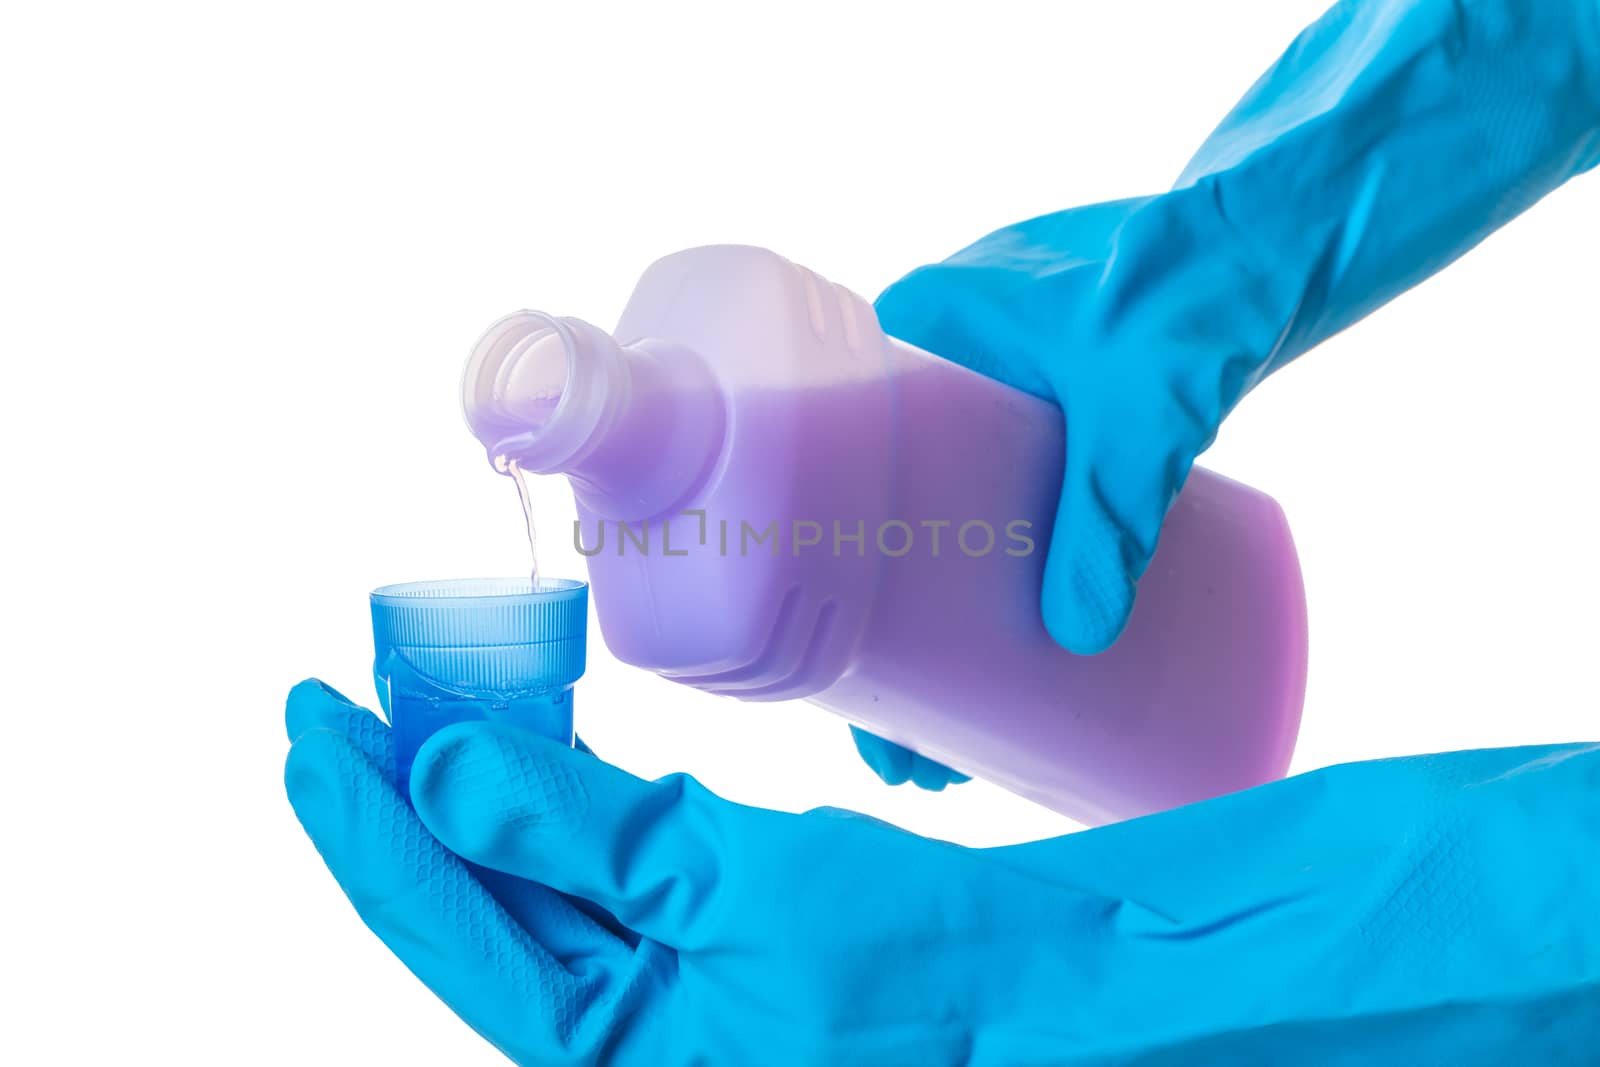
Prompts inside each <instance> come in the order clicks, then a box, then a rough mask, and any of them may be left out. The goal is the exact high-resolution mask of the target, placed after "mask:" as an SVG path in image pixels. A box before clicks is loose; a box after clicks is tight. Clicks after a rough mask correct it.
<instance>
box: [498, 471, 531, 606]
mask: <svg viewBox="0 0 1600 1067" xmlns="http://www.w3.org/2000/svg"><path fill="white" fill-rule="evenodd" d="M494 469H495V470H497V471H499V472H500V473H501V474H508V475H510V476H511V480H512V481H513V482H515V483H516V486H517V499H519V500H521V501H522V521H523V522H524V523H525V524H526V525H527V528H528V556H529V558H530V559H531V560H532V564H533V566H532V568H531V569H530V570H529V572H528V576H529V577H530V578H532V579H533V587H534V588H535V589H537V588H538V587H539V538H538V535H537V534H536V533H535V531H534V528H533V498H532V497H531V496H529V495H528V478H527V475H525V474H524V473H523V471H522V468H521V467H520V466H518V465H517V461H516V460H514V459H511V458H509V457H507V456H496V457H495V460H494Z"/></svg>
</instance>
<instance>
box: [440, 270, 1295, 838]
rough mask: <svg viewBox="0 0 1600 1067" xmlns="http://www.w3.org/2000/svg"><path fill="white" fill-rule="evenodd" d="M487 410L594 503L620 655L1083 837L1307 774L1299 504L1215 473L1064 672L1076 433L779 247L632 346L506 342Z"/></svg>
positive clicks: (526, 451) (593, 335) (661, 295)
mask: <svg viewBox="0 0 1600 1067" xmlns="http://www.w3.org/2000/svg"><path fill="white" fill-rule="evenodd" d="M530 338H532V339H534V340H536V341H538V342H540V344H532V343H530V340H529V339H530ZM550 338H559V339H560V341H561V343H560V344H559V345H556V344H554V343H553V342H551V341H550V340H549V339H550ZM618 341H621V342H624V343H623V344H620V345H619V344H618V343H617V342H618ZM536 349H537V350H538V351H539V352H542V353H543V354H544V356H545V357H551V356H559V357H560V358H561V359H562V360H563V361H564V366H563V371H562V374H561V376H560V378H561V381H562V382H563V385H564V390H565V391H564V392H563V394H562V396H561V400H560V403H559V404H557V405H555V406H554V408H553V409H552V408H551V406H550V405H549V404H548V403H543V404H531V403H529V402H528V400H527V398H526V397H525V396H522V395H521V394H520V393H519V390H518V388H517V387H516V383H517V381H519V380H522V381H529V380H535V379H545V378H550V377H552V376H553V372H551V371H549V370H544V371H541V370H540V369H539V368H538V367H537V366H536V365H535V361H534V360H533V359H532V357H530V356H528V355H527V353H530V352H533V351H535V350H536ZM519 352H520V353H523V355H521V356H519V355H517V353H519ZM466 402H467V409H468V419H469V422H470V423H471V425H472V426H473V429H474V432H475V433H477V435H478V436H479V438H480V440H482V441H483V442H484V443H485V445H486V446H487V447H489V449H490V451H491V454H493V455H500V454H504V455H507V456H511V457H513V458H515V459H516V460H517V461H518V462H519V464H520V465H521V466H522V468H523V469H525V470H528V471H542V472H558V471H559V472H563V473H566V474H568V475H569V477H570V478H571V479H572V482H573V486H574V489H575V492H576V495H577V498H578V505H579V514H580V530H581V534H582V542H583V547H584V550H585V552H587V553H592V554H591V555H590V558H589V572H590V580H591V585H592V588H593V595H594V598H595V603H596V608H597V612H598V615H599V619H600V624H601V629H602V632H603V634H604V636H605V639H606V643H607V645H608V646H609V647H610V648H611V650H612V652H613V653H614V654H616V655H617V656H618V658H620V659H622V660H624V661H627V662H629V663H633V664H636V665H638V666H642V667H645V668H648V669H650V670H654V671H656V672H658V673H660V674H662V675H664V676H667V677H671V678H674V679H676V680H678V681H681V682H684V683H685V684H690V685H694V686H696V687H698V688H700V689H704V690H706V691H708V692H713V693H720V694H726V695H731V696H737V697H740V698H741V699H746V700H780V699H792V698H806V699H810V700H812V701H814V702H816V703H818V704H820V705H822V706H824V707H827V708H829V709H830V710H833V711H835V712H838V713H839V714H841V715H843V716H844V717H845V718H847V719H849V720H851V721H852V722H855V723H857V724H859V725H861V726H864V727H866V728H868V729H870V730H873V731H874V732H877V733H880V734H882V735H884V736H886V737H888V738H890V739H891V740H894V741H898V742H900V743H902V744H905V745H907V746H908V747H911V748H913V749H915V750H917V751H919V752H922V753H923V754H925V755H927V756H930V757H932V758H934V759H937V760H940V761H941V762H944V763H946V764H948V765H950V766H952V767H954V768H956V769H958V770H961V771H964V772H967V773H969V774H973V775H975V776H979V777H983V778H986V779H988V780H990V781H993V782H996V783H997V784H1000V785H1002V786H1004V787H1006V788H1008V789H1011V790H1013V791H1015V792H1017V793H1020V794H1022V795H1024V796H1027V797H1030V798H1032V799H1035V800H1037V801H1039V802H1040V803H1042V804H1045V805H1047V806H1049V807H1051V808H1054V809H1056V810H1058V811H1061V812H1063V813H1065V814H1067V815H1069V816H1071V817H1073V818H1076V819H1079V820H1080V821H1084V822H1088V823H1101V822H1106V821H1111V820H1114V819H1118V818H1124V817H1128V816H1132V815H1138V814H1143V813H1146V812H1150V811H1155V810H1160V809H1162V808H1166V807H1171V806H1174V805H1178V804H1182V803H1187V802H1189V801H1193V800H1199V799H1202V798H1204V797H1207V796H1212V795H1216V794H1218V793H1223V792H1228V791H1231V790H1234V789H1240V788H1245V787H1248V786H1251V785H1256V784H1259V783H1261V782H1264V781H1268V780H1270V779H1273V778H1276V777H1279V776H1281V775H1282V774H1283V773H1284V771H1285V770H1286V768H1287V765H1288V761H1289V757H1290V754H1291V753H1292V751H1293V747H1294V739H1295V734H1296V731H1297V728H1298V723H1299V715H1300V707H1301V702H1302V699H1303V694H1304V682H1305V666H1306V631H1305V605H1304V598H1303V590H1302V586H1301V582H1300V575H1299V567H1298V564H1297V562H1296V559H1295V554H1294V547H1293V542H1292V540H1291V538H1290V536H1289V532H1288V528H1287V525H1286V523H1285V521H1284V518H1283V515H1282V512H1281V511H1280V510H1279V508H1278V507H1277V505H1276V503H1275V502H1274V501H1273V500H1272V499H1271V498H1269V497H1267V496H1265V495H1263V494H1261V493H1259V492H1256V491H1255V490H1252V489H1249V488H1247V487H1245V486H1242V485H1238V484H1237V483H1234V482H1231V481H1228V480H1227V479H1224V478H1221V477H1218V476H1217V475H1214V474H1211V473H1209V472H1207V471H1204V470H1199V469H1196V470H1195V471H1194V472H1193V474H1192V475H1191V477H1190V479H1189V483H1188V485H1187V487H1186V488H1185V490H1184V492H1183V493H1182V494H1181V495H1180V497H1179V499H1178V501H1177V503H1176V504H1175V506H1174V508H1173V510H1172V512H1171V514H1170V515H1169V517H1168V519H1167V522H1166V525H1165V527H1164V528H1163V532H1162V537H1161V542H1160V548H1159V550H1158V552H1157V553H1156V556H1155V558H1154V560H1153V561H1152V563H1151V566H1150V568H1149V570H1148V571H1147V573H1146V575H1145V577H1144V578H1143V580H1142V581H1141V583H1140V588H1139V595H1138V598H1137V601H1136V604H1135V608H1134V613H1133V617H1132V619H1131V621H1130V623H1129V626H1128V628H1127V630H1126V631H1125V633H1124V634H1123V636H1122V637H1121V638H1120V639H1119V641H1118V642H1117V644H1116V645H1115V646H1113V648H1111V649H1110V650H1109V651H1107V652H1105V653H1103V654H1101V655H1098V656H1090V657H1083V656H1074V655H1072V654H1070V653H1068V652H1065V651H1064V650H1062V649H1061V648H1059V647H1058V646H1057V645H1055V644H1054V642H1052V641H1051V639H1050V637H1049V635H1048V634H1047V633H1046V631H1045V629H1044V626H1043V622H1042V620H1041V616H1040V609H1039V590H1040V586H1041V581H1042V573H1043V566H1044V556H1045V547H1046V545H1048V543H1049V537H1050V527H1051V522H1052V519H1053V516H1054V513H1055V506H1056V500H1057V494H1058V492H1059V487H1060V484H1061V474H1062V464H1063V461H1064V459H1065V456H1064V447H1065V446H1064V439H1063V427H1062V417H1061V413H1060V410H1059V409H1058V408H1057V407H1055V405H1053V404H1050V403H1048V402H1046V401H1042V400H1039V399H1037V398H1035V397H1032V396H1029V395H1027V394H1024V393H1022V392H1019V391H1017V390H1015V389H1012V388H1010V387H1009V386H1006V385H1003V384H1001V383H999V382H996V381H993V380H991V379H988V378H985V377H983V376H981V375H978V374H976V373H974V372H971V371H969V370H967V369H965V368H962V367H959V366H957V365H955V364H952V363H949V362H947V361H945V360H941V359H938V358H937V357H935V356H932V355H929V354H928V353H925V352H922V351H920V350H918V349H915V348H912V347H911V346H908V345H904V344H902V343H901V342H898V341H895V340H893V339H891V338H887V337H885V336H884V335H883V334H882V332H881V331H880V330H879V328H878V326H877V323H876V319H875V317H874V316H873V314H872V311H871V308H870V307H869V306H868V305H867V304H866V303H865V302H864V301H862V300H861V299H860V298H859V297H857V296H855V295H854V294H852V293H849V292H848V291H846V290H843V289H840V288H838V287H837V286H832V285H830V284H829V283H827V282H825V281H823V280H821V279H819V278H817V277H816V276H815V275H813V274H811V273H810V272H807V271H804V270H802V269H800V268H798V267H795V266H794V265H793V264H790V263H788V262H787V261H786V260H783V259H781V258H780V257H778V256H775V255H773V254H772V253H769V252H764V251H761V250H758V249H748V248H730V247H718V248H709V249H697V250H693V251H690V252H685V253H680V254H678V255H676V256H672V257H668V258H667V259H665V260H662V261H661V262H659V263H657V264H656V265H655V266H653V267H652V268H651V269H650V271H648V272H647V273H646V275H645V277H644V279H643V280H642V281H641V282H640V285H639V287H638V289H637V290H636V292H635V294H634V297H633V299H632V301H631V302H630V304H629V306H628V309H627V311H626V312H625V314H624V316H623V319H622V323H621V325H620V326H619V328H618V331H617V334H616V339H615V340H614V339H613V338H612V337H610V336H608V335H606V334H604V333H603V332H602V331H599V330H597V329H595V328H594V327H591V326H588V325H587V324H584V323H581V322H578V321H577V320H571V319H562V320H555V319H550V318H548V317H545V316H539V315H534V314H531V313H523V314H522V315H519V316H512V317H510V318H508V319H506V320H503V321H502V322H501V323H500V324H497V325H496V327H494V328H492V329H491V331H490V332H489V334H488V335H486V337H485V339H484V341H483V342H481V343H480V346H479V348H478V350H477V352H476V353H475V354H474V358H473V361H472V363H471V364H470V365H469V368H468V374H467V383H466Z"/></svg>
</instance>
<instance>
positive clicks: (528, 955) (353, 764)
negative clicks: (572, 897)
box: [284, 729, 660, 1063]
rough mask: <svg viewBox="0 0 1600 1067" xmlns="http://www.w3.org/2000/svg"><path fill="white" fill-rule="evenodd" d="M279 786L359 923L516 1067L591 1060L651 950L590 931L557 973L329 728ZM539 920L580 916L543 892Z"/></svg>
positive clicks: (293, 762) (305, 745)
mask: <svg viewBox="0 0 1600 1067" xmlns="http://www.w3.org/2000/svg"><path fill="white" fill-rule="evenodd" d="M284 784H285V787H286V789H287V790H288V794H289V801H290V803H291V804H292V805H293V807H294V810H295V814H296V816H297V817H298V818H299V819H300V822H301V825H302V826H303V827H304V828H305V830H306V833H307V835H308V836H309V837H310V838H311V840H312V842H313V844H315V845H316V847H317V851H318V852H320V853H321V854H322V858H323V860H324V862H326V863H327V865H328V869H329V870H330V871H331V872H332V873H333V876H334V878H335V879H336V880H337V881H338V883H339V886H340V888H341V889H343V890H344V892H345V895H346V896H347V897H349V898H350V902H351V903H352V904H353V905H354V906H355V909H356V912H357V913H358V914H359V915H360V916H361V919H362V921H363V922H364V923H366V925H367V926H368V927H369V928H370V929H371V930H372V931H373V933H375V934H377V935H378V937H379V938H380V939H381V940H382V941H383V942H384V944H386V945H387V946H389V948H390V949H391V950H393V951H394V953H395V954H396V955H397V956H399V957H400V959H401V962H403V963H404V964H405V965H406V966H407V967H408V968H409V969H410V970H411V971H412V973H413V974H415V975H416V976H417V977H418V978H420V979H421V980H422V981H423V983H424V984H426V985H427V986H428V988H429V989H431V990H433V991H434V992H435V993H436V994H437V995H438V996H439V997H440V999H442V1000H443V1001H445V1003H446V1004H448V1005H449V1006H450V1008H451V1009H452V1010H453V1011H455V1012H456V1013H457V1014H459V1015H460V1016H461V1017H462V1018H463V1019H465V1020H467V1022H468V1023H469V1024H471V1025H472V1026H473V1028H474V1029H476V1030H478V1031H479V1032H480V1033H482V1034H483V1035H484V1036H486V1037H488V1038H489V1040H491V1041H493V1042H494V1043H495V1044H496V1045H497V1046H498V1047H500V1048H501V1050H502V1051H504V1052H506V1054H507V1055H509V1056H511V1057H512V1058H513V1059H515V1060H517V1061H518V1062H521V1063H530V1062H538V1063H545V1062H569V1061H577V1062H589V1061H590V1060H591V1059H592V1055H593V1053H592V1050H593V1049H595V1048H599V1047H601V1046H602V1045H603V1043H604V1042H605V1040H606V1039H607V1036H608V1035H607V1032H606V1031H608V1030H609V1029H611V1028H612V1027H614V1026H615V1025H616V1024H617V1022H618V1019H617V1013H616V1011H615V1010H614V1007H615V1001H616V1000H617V998H619V997H621V996H623V995H624V994H627V993H628V992H629V990H630V986H632V985H633V984H634V982H635V980H636V978H637V973H638V972H639V971H640V970H642V969H649V968H652V967H654V965H655V964H656V963H657V962H658V960H657V959H656V956H657V955H658V954H659V952H660V949H659V946H651V945H648V944H642V945H640V946H639V948H638V949H637V950H632V949H630V948H629V947H628V946H626V945H623V944H622V943H621V942H618V941H616V940H615V939H614V938H611V937H610V936H609V935H607V934H603V933H600V932H598V931H597V933H596V937H595V940H594V941H593V943H592V944H590V945H588V946H587V951H586V952H585V953H584V954H583V955H582V957H581V958H580V959H578V960H577V961H575V964H576V965H575V966H570V967H569V966H565V965H563V963H562V961H560V960H558V959H557V958H556V957H555V956H554V955H553V954H552V953H551V952H550V951H549V950H548V948H547V947H546V946H545V945H544V944H543V943H542V942H541V939H540V934H541V932H542V931H541V929H540V928H538V927H536V928H535V929H532V930H530V929H526V928H524V926H522V925H519V924H518V923H517V922H516V921H514V920H513V919H512V917H511V916H510V915H509V914H507V912H506V911H505V910H504V909H503V908H502V907H501V906H500V904H499V903H498V902H497V901H496V900H495V899H494V898H493V897H492V896H491V895H490V894H489V892H488V891H487V890H486V889H485V888H484V887H483V886H482V885H481V884H479V883H478V882H477V880H476V879H474V878H473V876H472V874H471V873H470V872H469V870H468V869H467V867H466V865H465V864H464V863H463V862H462V861H461V860H460V859H459V858H458V857H456V856H454V855H452V854H451V853H450V852H449V851H448V850H446V849H445V847H444V846H443V845H441V844H440V843H439V842H438V841H437V840H435V839H434V838H433V836H432V835H430V834H429V833H428V831H427V829H426V828H425V827H424V826H423V825H422V822H421V821H420V820H419V819H418V818H417V816H416V814H415V813H414V812H413V811H412V810H411V809H410V808H409V807H408V806H407V805H406V803H405V801H404V800H403V799H402V798H401V797H400V794H399V793H398V792H397V791H396V790H395V788H394V786H393V784H392V783H391V782H390V781H389V780H388V779H387V778H385V777H384V776H383V774H382V772H381V771H380V770H379V769H378V768H377V767H376V766H375V765H374V764H373V763H372V762H371V761H370V760H368V759H367V758H366V757H365V756H364V755H363V754H362V753H361V752H359V751H358V750H357V749H356V747H355V746H354V745H353V744H352V743H351V742H350V741H349V740H348V739H347V738H345V737H342V736H340V735H339V734H337V733H335V732H333V731H331V730H325V729H313V730H310V731H308V732H307V733H305V734H303V735H302V736H301V737H300V739H299V740H298V741H296V742H295V743H294V745H293V746H292V747H291V748H290V750H289V759H288V763H287V765H286V767H285V770H284ZM538 918H539V919H540V924H539V926H540V927H544V928H550V927H565V928H570V927H571V925H572V924H573V923H574V922H577V921H578V919H579V917H578V916H576V913H574V912H572V910H571V908H570V906H569V905H567V904H566V903H565V902H564V901H562V900H560V899H559V898H558V897H555V896H554V895H553V894H552V895H551V896H550V898H549V900H548V901H547V909H546V910H544V911H543V912H542V913H541V914H540V915H539V916H538ZM583 1050H590V1051H589V1052H587V1053H585V1054H582V1055H580V1054H579V1053H580V1052H582V1051H583Z"/></svg>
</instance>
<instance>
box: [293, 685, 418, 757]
mask: <svg viewBox="0 0 1600 1067" xmlns="http://www.w3.org/2000/svg"><path fill="white" fill-rule="evenodd" d="M283 719H284V726H285V727H286V728H287V729H288V732H289V741H290V742H291V743H292V742H295V741H298V740H299V739H300V738H301V737H302V736H303V735H304V734H306V733H308V732H309V731H311V730H332V731H333V732H334V733H336V734H339V735H341V736H343V737H345V738H347V739H348V740H349V741H350V743H351V744H353V745H355V746H356V748H357V749H359V750H360V752H361V754H362V755H364V756H366V757H367V758H368V759H369V760H371V761H372V762H373V763H374V764H376V765H377V767H378V769H379V770H380V771H382V772H383V776H384V777H385V778H387V779H388V780H389V781H391V782H392V781H394V772H395V768H394V738H393V735H392V734H391V733H390V730H389V727H388V724H386V723H385V722H384V721H383V720H382V719H380V718H378V717H377V716H376V715H374V714H373V713H372V712H370V711H368V710H367V709H366V708H363V707H361V706H359V705H357V704H356V703H354V702H353V701H351V700H350V699H349V698H347V697H345V696H344V695H343V694H342V693H340V692H339V691H338V690H336V689H334V688H333V687H332V686H330V685H328V683H326V682H324V681H321V680H320V679H317V678H307V679H306V680H305V681H303V682H300V683H299V684H298V685H296V686H295V687H294V688H293V689H291V690H289V699H288V700H287V701H286V702H285V704H284V712H283Z"/></svg>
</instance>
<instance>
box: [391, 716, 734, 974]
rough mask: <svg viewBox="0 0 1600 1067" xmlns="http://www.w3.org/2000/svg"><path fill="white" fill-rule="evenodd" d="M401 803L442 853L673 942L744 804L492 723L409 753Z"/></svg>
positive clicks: (441, 736)
mask: <svg viewBox="0 0 1600 1067" xmlns="http://www.w3.org/2000/svg"><path fill="white" fill-rule="evenodd" d="M411 799H412V804H413V806H414V807H415V809H416V812H417V815H418V816H420V817H421V819H422V821H423V824H424V825H426V826H427V828H428V830H429V831H430V832H432V833H433V835H434V836H435V837H437V838H438V839H439V841H440V842H442V843H443V844H444V845H445V847H446V848H448V849H450V850H451V851H452V852H454V853H456V854H457V855H459V856H461V857H462V858H464V859H467V860H470V861H471V862H473V863H476V864H478V865H480V866H483V867H489V868H492V869H494V870H497V871H503V872H505V873H507V874H511V875H515V876H516V877H519V878H526V879H528V880H530V881H534V882H539V883H541V884H543V885H546V886H549V887H551V888H552V889H556V890H559V891H560V892H563V893H567V894H569V895H571V896H574V897H580V898H582V899H584V900H589V901H593V902H594V903H596V904H599V905H600V906H601V907H603V908H605V909H606V910H607V911H608V912H610V913H611V914H612V915H614V916H615V917H616V918H617V919H618V920H619V921H621V922H622V923H623V924H624V925H626V926H628V927H630V928H631V929H633V930H636V931H638V932H639V933H641V934H643V935H645V936H646V937H649V938H651V939H653V940H655V941H660V942H662V943H665V944H667V945H671V946H673V947H676V948H688V947H693V946H694V944H696V943H698V942H699V940H700V938H701V937H702V935H703V934H705V933H706V932H707V931H706V930H705V929H704V928H705V926H706V924H707V922H708V916H709V913H710V910H711V909H710V908H709V904H710V902H711V901H712V899H713V898H714V896H715V894H716V892H717V890H718V888H719V885H720V883H721V879H722V859H721V848H722V845H721V844H720V843H721V842H723V841H725V840H726V839H727V837H728V836H729V835H730V833H731V829H730V828H729V826H728V823H729V822H730V821H731V820H735V819H737V818H738V817H740V816H741V815H744V814H751V813H753V809H745V808H740V807H738V806H737V805H734V804H730V803H728V802H727V801H724V800H722V799H721V798H720V797H717V796H715V795H713V794H711V793H710V792H708V791H707V790H706V789H704V788H703V787H702V786H701V785H700V784H699V783H698V782H696V781H694V780H693V779H692V778H688V777H685V776H682V775H673V776H670V777H667V778H663V779H661V780H660V781H656V782H646V781H643V780H641V779H639V778H635V777H634V776H633V775H631V774H628V773H627V772H626V771H622V770H619V769H618V768H616V767H613V766H611V765H610V764H607V763H604V762H602V761H601V760H599V759H596V758H595V757H594V756H592V755H589V754H587V753H584V752H579V751H576V750H574V749H571V748H568V747H567V746H565V745H561V744H557V743H556V742H553V741H550V740H548V739H547V738H544V737H541V736H539V735H538V734H535V733H531V732H529V731H526V730H521V729H518V728H516V727H513V726H509V725H506V724H503V723H487V722H472V723H460V724H457V725H454V726H450V727H447V728H446V729H444V730H441V731H439V732H438V733H437V734H435V735H434V736H433V737H432V738H430V739H429V740H428V742H427V743H426V744H425V745H423V747H422V749H421V751H419V752H418V753H417V758H416V762H415V763H414V764H413V765H412V769H411Z"/></svg>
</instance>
